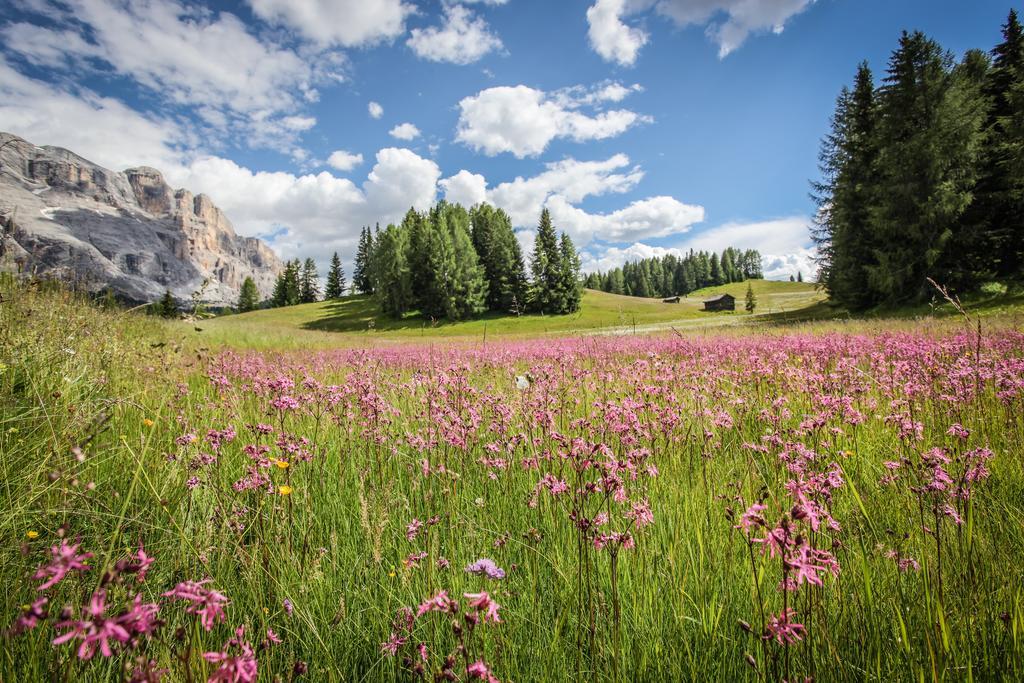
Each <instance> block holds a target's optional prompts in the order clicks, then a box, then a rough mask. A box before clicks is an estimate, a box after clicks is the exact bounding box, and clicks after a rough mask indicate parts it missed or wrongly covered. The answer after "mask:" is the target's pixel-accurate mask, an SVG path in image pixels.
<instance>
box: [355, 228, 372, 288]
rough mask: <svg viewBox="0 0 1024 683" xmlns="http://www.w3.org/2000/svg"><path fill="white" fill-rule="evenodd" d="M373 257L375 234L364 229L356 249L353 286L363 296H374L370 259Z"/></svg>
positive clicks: (368, 229)
mask: <svg viewBox="0 0 1024 683" xmlns="http://www.w3.org/2000/svg"><path fill="white" fill-rule="evenodd" d="M372 257H373V234H372V233H371V232H370V228H368V227H364V228H363V230H362V232H361V233H360V234H359V246H358V247H357V248H356V261H355V267H354V268H353V270H352V284H353V285H354V286H355V288H356V289H357V290H359V291H360V292H362V293H363V294H373V279H372V273H371V263H370V259H371V258H372Z"/></svg>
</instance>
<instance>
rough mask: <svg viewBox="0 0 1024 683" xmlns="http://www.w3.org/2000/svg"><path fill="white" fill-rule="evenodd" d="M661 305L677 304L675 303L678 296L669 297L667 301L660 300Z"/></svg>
mask: <svg viewBox="0 0 1024 683" xmlns="http://www.w3.org/2000/svg"><path fill="white" fill-rule="evenodd" d="M661 303H663V304H677V303H679V297H678V296H670V297H669V298H667V299H662V300H661Z"/></svg>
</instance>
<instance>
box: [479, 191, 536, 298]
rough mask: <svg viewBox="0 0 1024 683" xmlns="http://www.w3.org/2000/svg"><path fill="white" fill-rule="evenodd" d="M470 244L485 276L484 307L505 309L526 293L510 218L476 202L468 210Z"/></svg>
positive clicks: (522, 267) (524, 277)
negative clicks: (470, 234) (485, 298)
mask: <svg viewBox="0 0 1024 683" xmlns="http://www.w3.org/2000/svg"><path fill="white" fill-rule="evenodd" d="M470 221H471V224H472V236H473V247H474V249H475V250H476V252H477V254H478V255H479V257H480V264H481V265H482V266H483V269H484V274H485V277H486V278H487V285H488V290H487V307H488V308H489V309H490V310H492V311H509V310H511V308H512V303H513V301H520V302H521V301H523V300H524V298H525V296H526V269H525V266H524V265H523V254H522V249H521V248H520V246H519V240H517V239H516V236H515V232H514V231H513V229H512V221H511V219H509V217H508V214H506V213H505V212H504V211H502V210H501V209H495V208H494V207H492V206H490V205H489V204H479V205H477V206H475V207H473V209H472V210H471V211H470Z"/></svg>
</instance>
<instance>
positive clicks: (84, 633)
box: [53, 590, 131, 660]
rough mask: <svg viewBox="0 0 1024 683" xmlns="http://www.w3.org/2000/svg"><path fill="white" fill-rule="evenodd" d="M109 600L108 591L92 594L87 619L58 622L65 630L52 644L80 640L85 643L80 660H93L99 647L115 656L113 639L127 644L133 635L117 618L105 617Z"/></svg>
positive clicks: (109, 654) (79, 656)
mask: <svg viewBox="0 0 1024 683" xmlns="http://www.w3.org/2000/svg"><path fill="white" fill-rule="evenodd" d="M106 599H107V594H106V591H103V590H98V591H96V592H95V593H93V594H92V598H91V599H90V600H89V607H88V608H87V609H86V613H85V615H83V617H84V618H82V619H65V620H63V621H60V622H57V624H56V628H58V629H66V630H65V632H64V633H63V634H61V635H59V636H57V637H56V638H54V639H53V644H54V645H62V644H63V643H66V642H68V641H69V640H81V641H82V644H81V645H79V646H78V658H79V659H84V660H89V659H92V658H93V655H95V654H96V650H97V649H98V650H99V651H100V654H102V655H103V656H104V657H110V656H112V655H113V654H114V650H113V648H111V646H110V641H111V640H113V641H116V642H118V643H126V642H128V641H129V640H130V639H131V634H129V633H128V631H126V630H125V628H124V627H123V626H121V624H119V623H117V621H116V620H114V619H108V618H106V617H105V616H104V612H106V609H107V605H106Z"/></svg>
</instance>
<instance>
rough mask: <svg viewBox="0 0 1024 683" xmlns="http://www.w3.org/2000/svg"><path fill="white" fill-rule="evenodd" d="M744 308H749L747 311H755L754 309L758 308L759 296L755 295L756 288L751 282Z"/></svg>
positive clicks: (748, 286) (748, 285)
mask: <svg viewBox="0 0 1024 683" xmlns="http://www.w3.org/2000/svg"><path fill="white" fill-rule="evenodd" d="M744 308H746V309H747V313H753V312H754V309H755V308H757V296H755V295H754V288H753V286H751V284H750V283H749V282H748V283H747V296H746V304H745V305H744Z"/></svg>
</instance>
